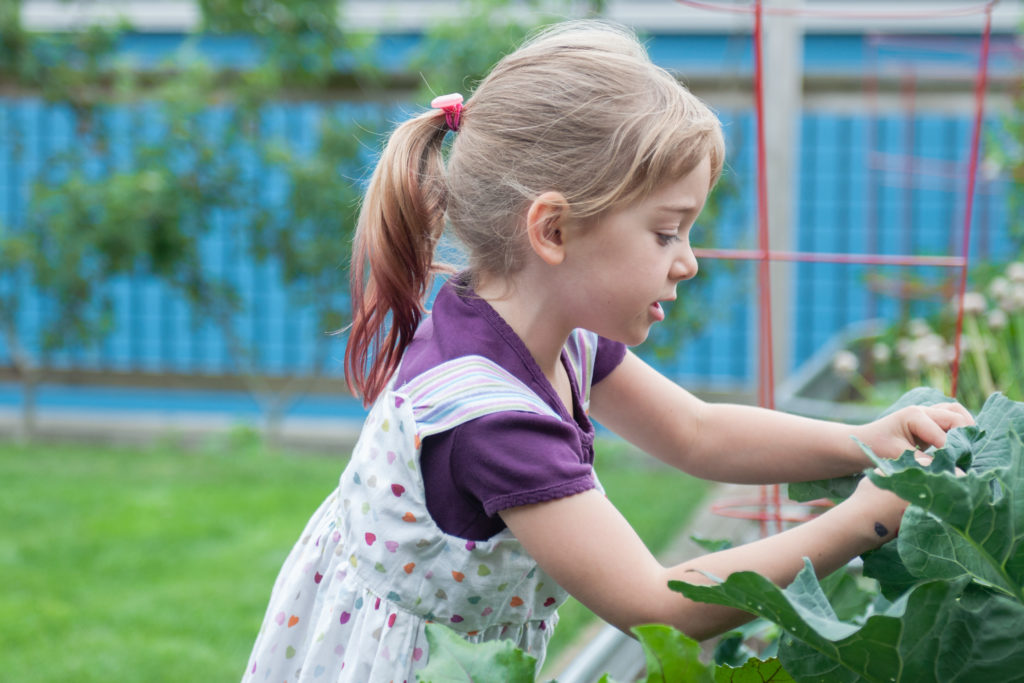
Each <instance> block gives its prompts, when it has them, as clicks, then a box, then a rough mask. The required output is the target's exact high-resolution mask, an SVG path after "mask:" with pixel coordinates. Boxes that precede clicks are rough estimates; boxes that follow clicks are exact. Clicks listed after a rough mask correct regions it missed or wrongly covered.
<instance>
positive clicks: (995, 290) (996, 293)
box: [988, 277, 1010, 299]
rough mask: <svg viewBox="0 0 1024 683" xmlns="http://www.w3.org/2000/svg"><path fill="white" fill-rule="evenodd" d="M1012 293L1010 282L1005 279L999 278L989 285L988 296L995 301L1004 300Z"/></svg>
mask: <svg viewBox="0 0 1024 683" xmlns="http://www.w3.org/2000/svg"><path fill="white" fill-rule="evenodd" d="M1009 293H1010V281H1009V280H1007V279H1006V278H1005V277H997V278H994V279H993V280H992V282H990V283H988V295H989V296H990V297H992V298H993V299H1002V298H1004V297H1006V296H1007V295H1009Z"/></svg>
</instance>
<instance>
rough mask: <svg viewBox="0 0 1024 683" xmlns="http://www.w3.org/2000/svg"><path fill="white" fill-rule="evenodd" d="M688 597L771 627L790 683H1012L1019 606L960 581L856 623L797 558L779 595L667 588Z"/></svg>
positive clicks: (935, 586)
mask: <svg viewBox="0 0 1024 683" xmlns="http://www.w3.org/2000/svg"><path fill="white" fill-rule="evenodd" d="M670 587H671V588H673V589H674V590H678V591H679V592H681V593H682V594H683V595H685V596H686V597H688V598H690V599H691V600H699V601H702V602H709V603H712V604H720V605H726V606H729V607H735V608H738V609H742V610H745V611H748V612H752V613H754V614H758V615H760V616H763V617H765V618H768V619H771V620H772V621H775V622H776V623H778V624H779V625H780V626H781V627H782V628H783V629H784V630H785V631H786V633H787V635H786V637H785V638H784V639H783V643H782V645H781V647H780V651H779V659H780V661H781V662H782V665H783V667H785V670H786V671H787V672H789V673H790V674H791V675H792V677H793V678H794V679H795V680H797V681H829V682H832V681H835V682H837V683H844V682H846V681H849V682H851V683H852V682H853V681H860V680H867V681H879V682H882V681H885V682H887V683H930V682H932V681H934V682H935V683H944V682H946V681H953V680H960V681H975V680H999V681H1006V680H1022V677H1024V673H1022V672H1024V668H1022V667H1024V648H1021V647H1020V643H1021V642H1022V640H1024V605H1021V604H1020V603H1019V602H1016V601H1013V600H1010V599H1008V598H1005V597H1003V596H999V595H994V594H992V593H990V592H987V591H985V590H984V589H982V588H980V587H975V586H972V585H970V584H968V583H967V582H966V581H964V580H961V581H956V582H950V581H943V580H935V581H928V582H924V583H922V584H920V585H918V586H916V587H915V588H914V589H913V590H912V591H910V592H909V593H908V594H906V595H904V596H903V597H902V598H901V599H900V600H897V601H896V602H895V603H893V604H892V605H891V606H889V607H888V609H886V610H885V611H884V612H882V613H879V614H874V615H871V616H870V617H868V618H867V619H866V620H865V621H864V623H863V624H853V623H848V622H844V621H841V620H839V619H838V618H837V617H836V615H835V612H834V610H833V609H832V607H831V605H830V604H829V603H828V601H827V600H826V599H825V595H824V593H823V592H822V590H821V586H820V585H819V584H818V581H817V579H816V578H815V576H814V571H813V568H812V567H811V564H810V562H809V561H807V560H805V567H804V569H803V570H801V571H800V573H799V574H798V575H797V577H796V578H795V579H794V581H793V583H792V584H791V585H790V586H789V587H788V588H786V589H785V590H783V589H781V588H779V587H778V586H776V585H774V584H773V583H771V582H770V581H769V580H768V579H766V578H765V577H763V576H760V575H759V574H755V573H753V572H739V573H736V574H733V575H732V576H730V577H729V578H728V579H727V580H726V581H724V582H721V583H719V584H717V585H713V586H697V585H691V584H685V583H682V582H678V581H673V582H671V584H670Z"/></svg>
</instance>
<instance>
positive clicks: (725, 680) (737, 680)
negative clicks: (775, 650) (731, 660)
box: [715, 657, 793, 683]
mask: <svg viewBox="0 0 1024 683" xmlns="http://www.w3.org/2000/svg"><path fill="white" fill-rule="evenodd" d="M715 683H793V677H792V676H790V675H789V674H788V673H787V672H786V670H785V669H783V668H782V664H780V663H779V660H778V659H776V658H774V657H773V658H772V659H758V658H757V657H751V658H750V659H748V660H747V661H746V663H745V664H744V665H743V666H740V667H732V666H720V667H718V668H717V669H715Z"/></svg>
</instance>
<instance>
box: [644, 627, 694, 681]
mask: <svg viewBox="0 0 1024 683" xmlns="http://www.w3.org/2000/svg"><path fill="white" fill-rule="evenodd" d="M632 631H633V633H635V634H636V636H637V638H638V639H639V640H640V645H641V646H642V647H643V649H644V659H645V660H646V662H647V678H645V679H644V681H645V683H668V682H669V681H672V682H673V683H712V681H713V680H714V677H713V674H712V667H710V666H708V665H706V664H704V663H702V662H701V661H700V652H701V650H700V644H699V643H698V642H697V641H695V640H693V639H692V638H690V637H688V636H686V635H684V634H683V633H682V632H681V631H678V630H676V629H674V628H672V627H671V626H665V625H662V624H648V625H644V626H634V627H633V629H632Z"/></svg>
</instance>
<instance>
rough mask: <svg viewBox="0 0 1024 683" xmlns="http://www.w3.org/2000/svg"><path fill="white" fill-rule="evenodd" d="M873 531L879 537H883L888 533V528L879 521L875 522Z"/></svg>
mask: <svg viewBox="0 0 1024 683" xmlns="http://www.w3.org/2000/svg"><path fill="white" fill-rule="evenodd" d="M875 533H876V534H878V537H879V538H885V537H886V536H888V535H889V530H888V529H886V528H885V525H884V524H882V523H881V522H875Z"/></svg>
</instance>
